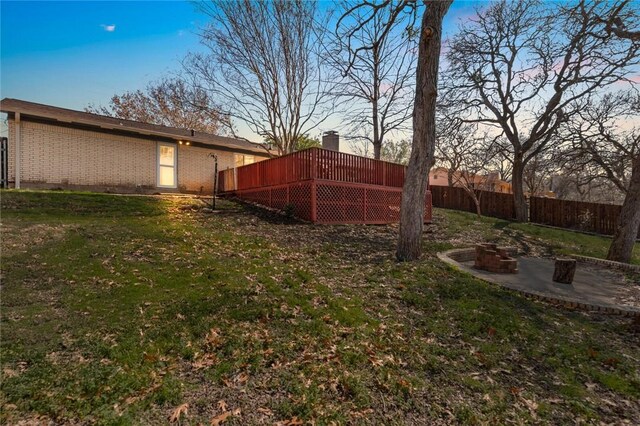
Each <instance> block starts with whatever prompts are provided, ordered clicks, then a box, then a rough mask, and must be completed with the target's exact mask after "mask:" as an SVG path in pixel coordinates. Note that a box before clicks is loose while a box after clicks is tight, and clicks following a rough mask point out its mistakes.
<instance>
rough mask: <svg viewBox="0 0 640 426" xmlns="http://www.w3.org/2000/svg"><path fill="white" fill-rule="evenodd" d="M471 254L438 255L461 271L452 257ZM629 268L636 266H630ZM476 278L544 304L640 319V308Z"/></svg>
mask: <svg viewBox="0 0 640 426" xmlns="http://www.w3.org/2000/svg"><path fill="white" fill-rule="evenodd" d="M470 253H475V249H474V248H463V249H452V250H447V251H445V252H440V253H438V254H437V256H438V259H440V260H441V261H443V262H445V263H447V264H449V265H451V266H453V267H456V268H458V269H460V263H458V261H457V260H455V259H454V258H453V257H451V256H452V255H453V256H454V257H457V258H463V259H465V258H468V256H469V254H470ZM576 256H578V255H576ZM572 257H573V256H572ZM579 257H581V258H585V259H596V258H590V257H588V256H579ZM596 260H602V259H596ZM462 261H463V262H464V261H468V260H462ZM584 261H588V260H584ZM605 262H611V261H605ZM614 263H618V262H614ZM623 265H625V264H623ZM629 266H634V265H629ZM463 272H467V271H463ZM472 275H473V274H472ZM474 277H476V278H478V279H480V280H482V281H486V282H488V283H491V284H494V285H498V286H500V287H501V288H504V289H506V290H510V291H512V292H515V293H518V294H521V295H523V296H525V297H527V298H532V299H534V300H542V301H544V302H548V303H551V304H552V305H560V306H562V307H565V308H569V309H582V310H586V311H594V312H600V313H605V314H612V315H621V316H625V317H631V318H634V317H640V308H633V307H621V306H618V305H609V304H595V303H585V302H581V301H578V300H575V299H571V298H568V297H562V296H550V295H548V294H544V293H541V292H538V291H534V290H521V289H515V288H511V287H508V286H506V285H504V284H501V283H499V282H495V281H492V280H489V279H487V278H484V277H479V276H476V275H474Z"/></svg>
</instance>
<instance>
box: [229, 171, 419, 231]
mask: <svg viewBox="0 0 640 426" xmlns="http://www.w3.org/2000/svg"><path fill="white" fill-rule="evenodd" d="M236 195H237V196H238V198H240V199H243V200H245V201H249V202H252V203H256V204H261V205H263V206H267V207H271V208H274V209H277V210H285V209H286V207H287V205H291V206H293V214H294V215H295V216H296V217H298V218H300V219H303V220H308V221H312V222H316V223H324V224H341V223H362V224H385V223H395V222H398V221H399V220H400V202H401V199H402V190H401V189H400V188H394V187H383V186H380V185H363V184H354V183H345V182H333V181H311V180H308V181H303V182H297V183H290V184H285V185H277V186H272V187H267V188H260V189H249V190H243V191H237V192H236ZM314 195H315V198H314ZM314 209H315V212H314ZM314 213H315V214H314ZM431 215H432V209H431V193H430V192H427V196H426V197H425V222H431V217H432V216H431Z"/></svg>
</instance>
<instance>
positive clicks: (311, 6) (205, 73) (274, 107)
mask: <svg viewBox="0 0 640 426" xmlns="http://www.w3.org/2000/svg"><path fill="white" fill-rule="evenodd" d="M197 5H198V7H199V9H200V10H201V11H202V12H203V13H204V14H206V15H207V16H208V17H209V19H210V23H209V25H208V26H207V27H206V28H204V29H203V30H202V33H201V42H202V44H203V45H204V46H205V47H206V48H207V50H208V52H207V53H206V54H205V53H193V54H191V55H189V56H188V57H187V59H186V60H185V62H184V68H185V71H186V72H187V73H188V74H189V75H190V76H191V77H192V79H193V81H194V84H196V85H197V86H198V87H202V88H206V89H207V90H208V91H210V93H212V94H213V95H214V96H215V97H216V99H220V102H221V103H222V105H223V107H224V108H225V112H226V113H227V114H229V116H230V117H232V118H233V119H234V120H238V121H240V122H242V123H245V124H246V125H247V126H248V127H249V128H250V129H251V130H252V131H254V132H255V133H257V134H258V135H260V136H261V137H262V138H264V139H265V140H268V141H271V142H272V143H273V144H274V145H275V148H277V150H278V151H279V153H280V154H286V153H289V152H293V151H295V149H296V145H297V143H298V140H299V139H300V138H301V137H302V136H303V135H305V134H307V133H310V131H311V130H313V129H314V128H315V127H316V126H317V125H318V124H320V123H321V122H322V121H323V120H324V119H325V118H326V117H327V115H328V113H329V108H328V107H329V104H328V101H327V97H326V96H325V94H326V92H327V90H326V87H324V86H325V85H326V81H325V80H324V79H323V78H322V72H323V64H322V59H321V55H320V53H321V52H320V51H319V44H320V43H319V40H320V38H321V34H320V33H319V31H321V30H322V25H318V23H317V22H316V12H317V10H316V3H315V2H310V1H303V0H290V1H289V0H273V1H269V2H265V1H258V0H243V1H238V2H230V1H224V0H212V1H210V2H203V3H198V4H197Z"/></svg>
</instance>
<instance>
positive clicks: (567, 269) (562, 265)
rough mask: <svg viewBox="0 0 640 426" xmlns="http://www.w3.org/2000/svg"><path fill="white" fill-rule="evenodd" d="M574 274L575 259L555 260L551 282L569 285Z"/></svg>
mask: <svg viewBox="0 0 640 426" xmlns="http://www.w3.org/2000/svg"><path fill="white" fill-rule="evenodd" d="M575 273H576V260H575V259H562V258H557V259H556V267H555V269H554V271H553V281H555V282H557V283H562V284H571V283H572V282H573V276H574V274H575Z"/></svg>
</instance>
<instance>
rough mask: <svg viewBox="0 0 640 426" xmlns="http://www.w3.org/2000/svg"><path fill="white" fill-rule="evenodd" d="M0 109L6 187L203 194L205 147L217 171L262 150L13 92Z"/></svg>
mask: <svg viewBox="0 0 640 426" xmlns="http://www.w3.org/2000/svg"><path fill="white" fill-rule="evenodd" d="M0 111H2V112H4V113H7V117H8V127H9V138H8V155H7V156H6V157H5V156H4V155H3V156H2V157H3V158H6V162H7V164H6V166H5V165H3V170H5V168H4V167H6V170H7V172H8V173H7V180H8V182H7V183H8V186H9V187H15V188H63V189H84V190H91V191H113V192H141V193H155V192H190V193H211V192H212V189H213V180H214V157H213V156H212V155H211V154H215V155H216V156H217V161H218V169H219V170H225V169H228V168H232V167H236V166H241V165H245V164H250V163H253V162H256V161H261V160H264V159H266V158H269V156H270V155H269V152H268V151H266V149H265V148H264V147H263V146H261V145H260V144H256V143H252V142H248V141H244V140H239V139H234V138H228V137H223V136H216V135H211V134H205V133H201V132H195V131H193V130H191V129H180V128H174V127H167V126H159V125H154V124H148V123H141V122H137V121H130V120H121V119H119V118H113V117H107V116H103V115H98V114H92V113H88V112H82V111H75V110H70V109H65V108H58V107H54V106H50V105H43V104H38V103H34V102H27V101H22V100H18V99H3V100H2V101H0ZM5 184H6V183H5Z"/></svg>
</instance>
